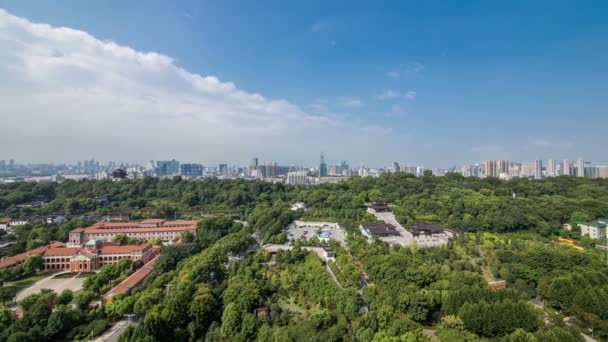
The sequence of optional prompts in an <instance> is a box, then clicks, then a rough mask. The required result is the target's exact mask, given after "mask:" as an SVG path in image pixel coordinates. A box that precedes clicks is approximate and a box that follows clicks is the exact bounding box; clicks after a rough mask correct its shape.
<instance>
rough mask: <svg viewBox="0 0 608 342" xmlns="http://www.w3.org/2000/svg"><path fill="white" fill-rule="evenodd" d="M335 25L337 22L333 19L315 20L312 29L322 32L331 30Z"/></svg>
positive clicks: (315, 31)
mask: <svg viewBox="0 0 608 342" xmlns="http://www.w3.org/2000/svg"><path fill="white" fill-rule="evenodd" d="M334 25H335V22H334V21H333V20H331V19H319V20H317V21H315V22H314V23H313V24H312V25H311V27H310V30H311V31H312V32H314V33H321V32H326V31H329V30H331V29H332V28H333V27H334Z"/></svg>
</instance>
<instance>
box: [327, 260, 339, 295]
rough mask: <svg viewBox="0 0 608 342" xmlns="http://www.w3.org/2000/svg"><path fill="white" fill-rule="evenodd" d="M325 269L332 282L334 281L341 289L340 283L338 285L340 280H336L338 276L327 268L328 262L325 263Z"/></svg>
mask: <svg viewBox="0 0 608 342" xmlns="http://www.w3.org/2000/svg"><path fill="white" fill-rule="evenodd" d="M325 271H327V274H329V277H330V278H331V279H332V280H333V281H334V283H336V285H338V287H339V288H341V289H343V287H342V285H340V282H339V281H338V278H336V275H335V274H334V272H333V271H332V270H331V268H329V265H328V264H325Z"/></svg>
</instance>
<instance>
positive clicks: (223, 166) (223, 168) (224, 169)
mask: <svg viewBox="0 0 608 342" xmlns="http://www.w3.org/2000/svg"><path fill="white" fill-rule="evenodd" d="M220 175H222V176H228V164H220Z"/></svg>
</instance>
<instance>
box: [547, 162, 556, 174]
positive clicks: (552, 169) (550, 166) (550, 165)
mask: <svg viewBox="0 0 608 342" xmlns="http://www.w3.org/2000/svg"><path fill="white" fill-rule="evenodd" d="M547 176H548V177H555V176H557V164H556V163H555V159H549V160H547Z"/></svg>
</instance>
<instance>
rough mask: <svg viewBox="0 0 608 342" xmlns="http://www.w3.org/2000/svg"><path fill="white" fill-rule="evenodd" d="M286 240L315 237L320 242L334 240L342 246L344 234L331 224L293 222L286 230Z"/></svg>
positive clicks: (338, 226) (335, 225)
mask: <svg viewBox="0 0 608 342" xmlns="http://www.w3.org/2000/svg"><path fill="white" fill-rule="evenodd" d="M286 233H287V239H288V240H308V239H312V238H314V237H316V238H317V239H319V240H321V241H328V240H336V241H337V242H338V243H340V244H342V245H343V244H344V241H345V239H346V232H345V231H344V229H342V227H340V225H339V224H337V223H333V222H304V221H294V222H292V223H291V224H289V225H288V226H287V228H286Z"/></svg>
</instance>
